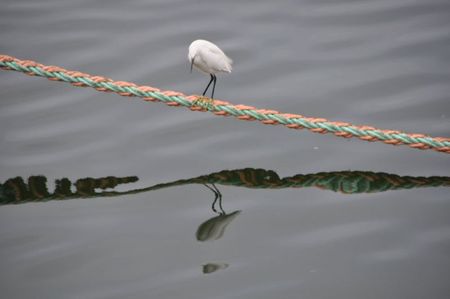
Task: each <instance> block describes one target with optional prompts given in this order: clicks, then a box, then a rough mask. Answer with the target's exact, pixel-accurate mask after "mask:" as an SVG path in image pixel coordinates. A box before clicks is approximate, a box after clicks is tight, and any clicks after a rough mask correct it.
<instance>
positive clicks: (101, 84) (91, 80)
mask: <svg viewBox="0 0 450 299" xmlns="http://www.w3.org/2000/svg"><path fill="white" fill-rule="evenodd" d="M0 68H2V69H4V70H15V71H19V72H23V73H25V74H27V75H30V76H39V77H45V78H48V79H49V80H52V81H64V82H68V83H71V84H72V85H74V86H79V87H92V88H95V89H96V90H98V91H104V92H115V93H117V94H119V95H121V96H130V97H133V96H134V97H140V98H142V99H143V100H145V101H160V102H163V103H165V104H167V105H169V106H184V107H187V108H189V109H191V110H193V111H209V112H212V113H214V114H215V115H222V116H229V115H232V116H234V117H236V118H237V119H240V120H249V121H250V120H258V121H260V122H261V123H263V124H270V125H278V124H282V125H284V126H286V127H288V128H291V129H303V128H306V129H308V130H310V131H312V132H314V133H322V134H325V133H332V134H334V135H336V136H339V137H345V138H350V137H357V138H359V139H361V140H365V141H381V142H384V143H386V144H392V145H401V144H404V145H408V146H409V147H412V148H417V149H422V150H425V149H432V150H435V151H438V152H442V153H446V154H449V153H450V138H445V137H430V136H427V135H423V134H411V133H404V132H400V131H395V130H381V129H377V128H374V127H370V126H356V125H352V124H350V123H345V122H332V121H329V120H326V119H324V118H313V117H305V116H302V115H297V114H290V113H281V112H278V111H275V110H267V109H257V108H254V107H251V106H245V105H233V104H230V103H228V102H225V101H221V100H215V101H214V105H211V106H209V107H203V106H198V105H193V101H195V100H196V99H198V98H199V96H196V95H190V96H187V95H184V94H182V93H180V92H176V91H163V90H159V89H157V88H154V87H150V86H138V85H136V84H134V83H131V82H125V81H113V80H112V79H109V78H105V77H101V76H92V75H89V74H84V73H81V72H77V71H68V70H65V69H63V68H60V67H57V66H46V65H42V64H40V63H37V62H34V61H30V60H19V59H17V58H14V57H11V56H7V55H0Z"/></svg>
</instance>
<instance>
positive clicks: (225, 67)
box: [204, 46, 233, 73]
mask: <svg viewBox="0 0 450 299" xmlns="http://www.w3.org/2000/svg"><path fill="white" fill-rule="evenodd" d="M204 55H205V57H208V58H209V59H207V60H208V65H209V66H210V67H212V68H213V69H215V70H217V71H219V72H228V73H229V72H231V69H232V67H231V65H232V64H233V61H232V60H231V59H230V58H229V57H228V56H227V55H225V53H224V52H223V51H222V50H221V49H219V48H218V47H215V46H214V47H209V48H207V49H205V53H204Z"/></svg>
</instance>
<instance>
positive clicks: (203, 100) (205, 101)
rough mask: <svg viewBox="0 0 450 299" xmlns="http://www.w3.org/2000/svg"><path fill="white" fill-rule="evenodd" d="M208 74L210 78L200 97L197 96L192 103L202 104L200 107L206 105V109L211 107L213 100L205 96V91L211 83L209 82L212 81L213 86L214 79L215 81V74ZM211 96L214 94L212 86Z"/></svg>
mask: <svg viewBox="0 0 450 299" xmlns="http://www.w3.org/2000/svg"><path fill="white" fill-rule="evenodd" d="M210 76H211V80H209V83H208V85H207V86H206V88H205V91H204V92H203V94H202V96H201V97H199V98H197V99H196V100H195V101H194V103H193V105H195V106H202V107H203V106H206V108H207V109H210V108H211V107H212V105H213V103H214V100H213V99H212V98H211V99H210V98H208V97H206V96H205V94H206V92H207V91H208V88H209V86H210V85H211V83H212V82H213V81H214V86H215V85H216V81H215V77H216V76H215V75H213V74H210ZM213 96H214V88H213Z"/></svg>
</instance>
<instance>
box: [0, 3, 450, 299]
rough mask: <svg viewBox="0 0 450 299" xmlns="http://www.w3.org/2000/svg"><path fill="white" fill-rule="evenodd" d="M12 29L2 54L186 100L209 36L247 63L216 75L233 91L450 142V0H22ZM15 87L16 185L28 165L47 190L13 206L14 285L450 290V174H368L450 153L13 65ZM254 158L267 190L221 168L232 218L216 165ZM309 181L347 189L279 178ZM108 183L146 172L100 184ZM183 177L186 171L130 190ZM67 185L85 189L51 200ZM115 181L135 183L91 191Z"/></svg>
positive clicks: (234, 98) (25, 292)
mask: <svg viewBox="0 0 450 299" xmlns="http://www.w3.org/2000/svg"><path fill="white" fill-rule="evenodd" d="M0 28H2V30H1V31H0V37H1V42H0V53H3V54H8V55H12V56H16V57H18V58H20V59H32V60H36V61H38V62H40V63H44V64H49V65H58V66H61V67H64V68H67V69H73V70H79V71H82V72H86V73H90V74H98V75H103V76H106V77H110V78H113V79H116V80H127V81H132V82H136V83H137V84H146V85H151V86H155V87H158V88H161V89H170V90H178V91H182V92H184V93H186V94H192V93H196V94H198V93H200V92H201V91H202V90H203V89H204V86H205V85H206V83H207V82H208V79H209V78H208V77H207V76H204V75H202V74H200V73H196V72H194V73H192V74H190V73H189V64H188V61H187V58H186V56H187V47H188V45H189V43H190V42H191V41H192V40H194V39H198V38H203V39H208V40H211V41H213V42H215V43H216V44H218V45H219V46H220V47H221V48H222V49H224V51H225V52H226V53H227V54H228V55H229V56H230V57H231V58H232V59H233V60H234V63H235V64H234V70H233V73H232V74H231V75H224V76H220V77H219V78H218V85H217V87H216V96H217V97H218V98H221V99H224V100H229V101H231V102H233V103H242V104H247V105H252V106H256V107H261V108H272V109H276V110H279V111H283V112H291V113H298V114H303V115H306V116H315V117H324V118H327V119H330V120H335V121H346V122H352V123H356V124H368V125H373V126H376V127H381V128H386V129H398V130H404V131H407V132H418V133H426V134H430V135H433V136H450V121H449V116H450V105H449V97H448V95H449V94H450V84H449V82H450V35H449V32H450V3H449V2H448V1H446V0H428V1H419V0H395V1H388V0H375V1H363V0H359V1H354V0H352V1H350V0H337V1H336V0H334V1H326V0H321V1H317V0H314V1H313V0H302V1H288V0H282V1H187V0H178V1H177V0H169V1H153V0H151V1H143V0H130V1H117V0H110V1H105V0H96V1H87V0H71V1H69V0H14V1H13V0H6V1H4V2H3V5H2V8H1V9H0ZM0 98H1V101H0V127H1V130H0V141H1V146H0V183H5V182H7V181H8V180H10V179H15V178H17V177H20V178H22V180H23V183H24V184H26V185H27V186H28V187H29V186H31V189H29V190H28V191H30V190H31V191H33V192H34V193H30V194H32V195H29V196H28V197H26V196H25V197H23V198H28V199H29V200H28V201H33V202H26V203H22V204H17V205H12V204H7V205H3V206H1V207H0V224H1V225H0V268H1V269H2V270H1V271H0V275H1V279H0V281H1V283H0V286H1V289H2V293H3V294H2V295H3V297H5V298H36V297H39V298H183V299H190V298H192V299H194V298H195V299H198V298H221V299H222V298H223V299H225V298H227V299H228V298H258V299H259V298H447V297H448V294H449V293H450V287H449V286H448V277H449V276H450V270H449V269H450V258H449V249H450V221H449V217H448V215H449V211H450V196H449V191H448V190H449V189H448V187H445V186H443V185H442V184H440V185H438V186H437V187H431V186H429V185H432V183H430V182H429V181H427V182H428V183H427V182H426V183H424V184H425V185H427V186H428V187H420V188H419V187H417V186H409V187H408V188H406V187H404V186H405V185H402V186H403V187H402V188H396V189H397V190H392V189H393V188H387V189H388V190H386V191H383V190H380V186H379V185H376V186H377V188H378V189H377V188H375V189H374V188H373V186H375V185H373V184H372V185H370V183H367V181H365V180H363V178H364V177H365V178H366V179H367V177H368V178H369V179H370V178H372V180H375V182H381V181H379V180H381V179H380V178H378V177H377V179H375V178H374V177H372V176H373V175H374V173H375V174H378V173H380V172H383V173H386V174H389V176H387V177H385V178H386V180H388V181H389V182H390V183H391V184H394V185H395V184H396V183H398V180H401V179H399V177H400V178H403V180H407V179H405V178H404V177H405V176H409V177H411V178H412V179H411V180H414V178H418V177H420V178H429V177H432V176H440V177H444V179H443V180H445V178H447V179H448V177H449V176H450V172H449V169H450V160H449V158H448V157H447V155H443V154H440V153H436V152H433V151H419V150H414V149H410V148H408V147H394V146H388V145H384V144H382V143H368V142H362V141H358V140H346V139H343V138H336V137H333V136H328V135H320V134H312V133H310V132H307V131H296V130H287V129H285V128H282V127H278V126H262V125H260V124H258V123H256V122H238V121H235V120H233V119H232V118H220V117H215V116H213V115H210V114H205V113H193V112H190V111H189V110H187V109H175V108H171V107H167V106H166V105H163V104H158V103H145V102H143V101H140V100H138V99H129V98H123V97H119V96H117V95H112V94H107V93H99V92H96V91H95V90H92V89H83V88H75V87H72V86H70V85H69V84H63V83H55V82H50V81H47V80H45V79H42V78H32V77H28V76H25V75H23V74H20V73H14V72H5V71H0ZM245 168H252V169H260V170H261V169H262V170H264V171H266V172H265V173H264V174H267V175H268V178H267V179H264V178H265V176H261V177H260V178H261V179H260V181H258V184H259V185H258V184H257V185H258V186H259V187H257V188H256V187H255V186H249V185H248V184H247V185H246V184H244V183H242V180H239V178H240V179H244V182H252V178H248V177H247V176H240V175H242V172H237V176H236V177H234V176H232V178H233V179H232V180H231V182H232V183H230V182H229V181H224V180H222V181H220V182H218V181H216V185H217V188H218V189H219V190H220V192H221V194H222V203H223V208H224V210H225V212H226V213H227V215H232V217H228V218H227V217H221V216H220V215H218V214H216V213H214V212H213V211H212V209H211V205H212V202H213V200H214V198H215V195H214V193H213V192H212V191H211V190H209V189H208V188H206V187H205V186H203V185H202V183H205V181H201V180H200V181H199V177H202V176H206V178H211V176H208V175H212V174H217V173H220V172H221V171H223V170H242V169H245ZM349 170H353V171H362V173H359V172H358V173H356V176H355V173H353V174H352V176H350V178H351V180H350V181H348V180H347V181H342V182H344V183H342V184H344V185H342V184H337V183H336V182H337V181H336V180H337V179H336V176H333V177H329V176H330V174H334V175H336V173H342V172H343V171H349ZM258 173H260V172H258ZM320 173H322V174H320ZM234 174H236V173H234ZM274 174H276V176H274ZM318 174H319V175H318ZM297 175H305V176H306V177H307V178H311V179H312V178H314V179H317V178H318V176H322V177H324V178H327V179H329V180H332V182H334V185H333V184H331V185H330V186H334V187H335V188H334V189H333V188H325V185H324V184H325V183H323V181H320V182H322V183H321V184H322V185H320V186H317V185H312V186H303V185H302V186H301V187H300V186H291V187H286V186H284V187H283V188H281V187H280V186H279V185H277V184H276V182H278V181H277V179H276V178H277V177H278V178H279V179H280V180H283V179H284V178H298V176H297ZM308 175H309V176H308ZM358 175H359V176H358ZM38 176H41V177H38ZM29 177H34V178H32V179H31V180H30V181H28V180H29ZM36 177H38V179H36ZM105 177H114V178H124V177H134V178H136V179H138V180H136V179H133V180H131V181H130V182H128V183H121V184H117V185H116V186H114V184H112V185H107V184H106V185H101V180H98V181H92V180H84V181H83V179H85V178H97V179H99V178H105ZM212 177H213V178H216V177H215V176H212ZM42 178H45V179H46V183H45V184H42V182H43V181H42ZM63 178H65V180H63ZM204 178H205V177H203V179H204ZM254 178H255V177H253V179H254ZM340 178H342V177H340ZM80 179H81V181H80V182H81V183H79V185H76V182H77V181H79V180H80ZM110 179H111V178H110ZM179 180H184V181H183V182H185V184H184V183H183V184H178V183H177V184H172V185H171V186H169V187H167V188H157V190H151V191H147V192H127V191H130V190H140V189H142V188H147V187H149V186H154V185H158V184H167V183H169V184H170V183H173V182H179ZM192 180H194V181H192ZM196 180H197V181H196ZM333 180H334V181H333ZM377 180H378V181H377ZM56 181H58V182H59V183H57V182H56ZM253 181H254V180H253ZM9 182H11V180H10V181H9ZM14 182H16V183H17V182H18V181H17V180H16V181H14ZM19 182H20V179H19ZM39 182H40V183H39ZM64 182H65V183H67V182H69V183H68V184H69V185H68V186H69V187H68V188H69V189H67V186H66V185H64V186H66V187H65V188H66V189H64V190H66V191H67V192H69V191H70V192H71V194H72V195H71V197H70V196H68V195H67V194H69V193H70V192H69V193H67V192H66V193H63V192H62V193H59V197H57V198H55V197H52V195H51V194H53V193H54V191H55V188H57V187H58V186H60V187H61V186H62V185H61V184H63V183H64ZM93 182H96V183H93ZM211 182H213V181H207V183H211ZM239 182H241V183H242V184H241V183H239ZM283 182H284V181H283ZM339 182H341V181H339ZM369 182H370V180H369ZM423 182H424V180H423V179H416V185H417V184H420V183H423ZM82 183H83V184H84V185H80V184H82ZM269 183H270V184H269ZM403 183H404V182H403ZM58 184H59V185H58ZM89 184H93V185H89ZM95 184H97V185H95ZM99 184H100V185H99ZM261 184H263V185H261ZM305 184H306V183H305ZM386 184H387V183H385V185H383V186H384V187H388V185H386ZM94 185H95V188H94V189H92V188H91V187H92V186H94ZM238 185H240V186H238ZM267 185H270V187H268V186H267ZM42 186H46V187H45V188H46V190H47V191H45V188H43V187H42ZM77 186H78V187H79V189H77ZM89 186H91V187H89ZM102 186H103V187H114V188H106V189H101V188H99V187H102ZM326 186H329V185H326ZM339 186H344V187H345V188H344V189H342V188H338V187H339ZM368 186H372V187H370V188H369V187H368ZM317 187H320V188H317ZM61 188H62V187H61ZM411 188H412V189H411ZM58 190H59V189H58ZM68 190H69V191H68ZM79 190H81V191H79ZM113 190H114V191H115V192H125V193H126V194H118V195H113V194H106V195H107V196H93V195H92V192H95V193H102V192H112V191H113ZM349 190H362V191H361V192H348V191H349ZM31 191H30V192H31ZM343 191H345V192H343ZM46 192H47V193H46ZM77 192H80V193H77ZM8 194H9V195H8V196H12V194H11V193H8ZM33 196H34V197H33ZM32 198H34V199H33V200H31V199H32ZM50 199H51V200H50ZM58 199H59V200H58ZM235 211H239V212H237V213H236V214H232V213H233V212H235ZM211 219H212V220H211ZM210 220H211V221H210ZM208 221H209V222H208ZM199 230H200V234H199ZM199 236H201V237H200V238H199Z"/></svg>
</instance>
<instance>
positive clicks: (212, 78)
mask: <svg viewBox="0 0 450 299" xmlns="http://www.w3.org/2000/svg"><path fill="white" fill-rule="evenodd" d="M209 75H210V76H211V80H209V83H208V85H206V88H205V91H204V92H203V94H202V96H205V94H206V92H207V91H208V88H209V86H210V85H211V82H212V81H213V80H214V75H213V74H209Z"/></svg>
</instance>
